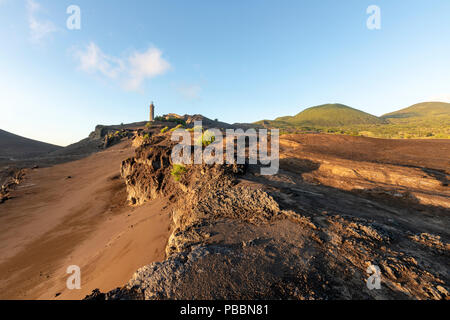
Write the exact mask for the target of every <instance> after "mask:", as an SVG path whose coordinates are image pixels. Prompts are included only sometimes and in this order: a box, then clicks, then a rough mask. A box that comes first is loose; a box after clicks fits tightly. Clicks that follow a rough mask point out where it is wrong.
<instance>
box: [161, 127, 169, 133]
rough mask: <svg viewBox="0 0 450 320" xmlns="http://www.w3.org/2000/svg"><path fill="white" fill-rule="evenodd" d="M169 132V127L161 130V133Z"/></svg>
mask: <svg viewBox="0 0 450 320" xmlns="http://www.w3.org/2000/svg"><path fill="white" fill-rule="evenodd" d="M167 130H169V127H164V128H162V129H161V133H164V132H167Z"/></svg>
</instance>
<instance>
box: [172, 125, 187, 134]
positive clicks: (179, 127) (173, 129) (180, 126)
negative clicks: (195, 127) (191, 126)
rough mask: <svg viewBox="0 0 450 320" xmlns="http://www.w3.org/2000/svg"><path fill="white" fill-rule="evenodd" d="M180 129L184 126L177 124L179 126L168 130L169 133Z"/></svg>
mask: <svg viewBox="0 0 450 320" xmlns="http://www.w3.org/2000/svg"><path fill="white" fill-rule="evenodd" d="M182 128H184V126H183V125H182V124H179V125H177V126H176V127H174V128H172V129H170V132H174V131H175V130H177V129H182Z"/></svg>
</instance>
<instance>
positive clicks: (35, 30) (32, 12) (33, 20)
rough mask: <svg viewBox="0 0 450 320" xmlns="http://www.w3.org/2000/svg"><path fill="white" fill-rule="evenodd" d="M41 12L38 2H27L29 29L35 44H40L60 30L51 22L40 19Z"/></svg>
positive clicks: (28, 0) (30, 0)
mask: <svg viewBox="0 0 450 320" xmlns="http://www.w3.org/2000/svg"><path fill="white" fill-rule="evenodd" d="M41 11H42V7H41V5H40V4H39V3H38V2H36V1H34V0H27V14H28V27H29V28H30V38H31V41H32V42H34V43H40V42H41V41H42V40H43V39H45V38H46V37H47V36H48V35H50V34H52V33H53V32H56V31H57V30H58V29H57V28H56V26H55V25H54V24H53V22H51V21H50V20H45V19H39V18H38V14H39V12H41Z"/></svg>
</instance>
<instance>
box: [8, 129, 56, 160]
mask: <svg viewBox="0 0 450 320" xmlns="http://www.w3.org/2000/svg"><path fill="white" fill-rule="evenodd" d="M61 148H62V147H60V146H56V145H53V144H49V143H45V142H41V141H36V140H32V139H28V138H24V137H21V136H18V135H16V134H13V133H10V132H7V131H4V130H1V129H0V158H22V157H29V156H36V155H40V154H44V153H48V152H52V151H56V150H59V149H61Z"/></svg>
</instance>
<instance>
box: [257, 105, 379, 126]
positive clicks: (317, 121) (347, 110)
mask: <svg viewBox="0 0 450 320" xmlns="http://www.w3.org/2000/svg"><path fill="white" fill-rule="evenodd" d="M384 123H386V121H385V120H383V119H380V118H378V117H376V116H373V115H371V114H368V113H366V112H363V111H360V110H357V109H354V108H351V107H349V106H346V105H343V104H324V105H320V106H315V107H311V108H307V109H305V110H303V111H302V112H300V113H299V114H297V115H295V116H286V117H279V118H276V119H275V120H273V121H270V120H263V121H259V122H258V124H263V125H271V126H274V127H281V128H287V127H292V128H297V127H314V128H320V127H341V126H349V125H364V124H384Z"/></svg>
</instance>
